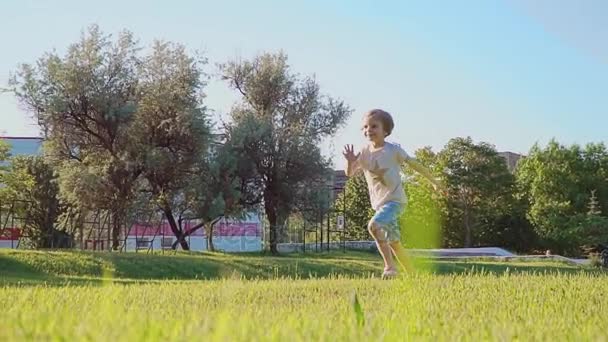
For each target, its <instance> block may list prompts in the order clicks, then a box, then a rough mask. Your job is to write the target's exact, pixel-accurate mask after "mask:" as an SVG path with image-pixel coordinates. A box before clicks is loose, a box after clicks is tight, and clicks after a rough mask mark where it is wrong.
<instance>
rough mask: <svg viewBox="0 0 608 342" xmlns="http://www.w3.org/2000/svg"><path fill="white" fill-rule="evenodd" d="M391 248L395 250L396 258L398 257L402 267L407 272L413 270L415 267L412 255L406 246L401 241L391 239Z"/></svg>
mask: <svg viewBox="0 0 608 342" xmlns="http://www.w3.org/2000/svg"><path fill="white" fill-rule="evenodd" d="M390 248H391V249H392V250H393V253H395V258H397V261H398V262H399V264H401V267H403V269H404V270H405V271H407V272H412V271H413V270H414V267H413V266H412V262H411V261H410V257H409V256H408V255H407V252H406V251H405V248H403V246H402V245H401V242H400V241H391V242H390Z"/></svg>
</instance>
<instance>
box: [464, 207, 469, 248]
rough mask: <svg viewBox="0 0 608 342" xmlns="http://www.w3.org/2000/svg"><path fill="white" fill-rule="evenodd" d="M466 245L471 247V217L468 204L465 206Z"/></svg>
mask: <svg viewBox="0 0 608 342" xmlns="http://www.w3.org/2000/svg"><path fill="white" fill-rule="evenodd" d="M463 214H464V215H463V216H464V247H465V248H469V247H471V218H470V213H469V208H468V206H466V205H465V207H464V213H463Z"/></svg>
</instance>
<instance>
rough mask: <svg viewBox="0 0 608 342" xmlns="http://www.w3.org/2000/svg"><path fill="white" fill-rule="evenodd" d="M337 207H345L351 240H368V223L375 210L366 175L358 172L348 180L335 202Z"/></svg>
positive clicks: (347, 232)
mask: <svg viewBox="0 0 608 342" xmlns="http://www.w3.org/2000/svg"><path fill="white" fill-rule="evenodd" d="M335 207H336V209H338V210H340V209H341V208H345V211H346V219H347V220H348V223H347V224H348V226H347V230H346V232H345V236H346V238H348V239H351V240H366V239H368V238H369V233H368V231H367V225H368V222H369V220H371V218H372V217H373V216H374V210H373V209H372V205H371V203H370V200H369V192H368V189H367V183H366V181H365V177H364V176H363V175H362V174H358V175H356V176H354V177H351V178H349V179H348V181H347V182H346V186H345V189H344V192H342V193H341V194H340V195H339V196H338V199H337V200H336V204H335Z"/></svg>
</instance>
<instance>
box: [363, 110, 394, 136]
mask: <svg viewBox="0 0 608 342" xmlns="http://www.w3.org/2000/svg"><path fill="white" fill-rule="evenodd" d="M365 118H366V119H367V118H369V119H375V120H378V121H380V122H382V127H383V128H384V132H386V136H387V137H388V136H389V135H391V133H393V129H394V128H395V122H394V121H393V117H392V116H391V115H390V114H389V113H388V112H386V111H384V110H382V109H372V110H370V111H369V112H367V113H365Z"/></svg>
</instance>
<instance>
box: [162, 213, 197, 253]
mask: <svg viewBox="0 0 608 342" xmlns="http://www.w3.org/2000/svg"><path fill="white" fill-rule="evenodd" d="M163 212H164V213H165V216H166V217H167V221H168V222H169V226H170V227H171V231H172V232H173V235H175V237H176V238H177V240H176V241H175V243H174V244H173V246H172V247H173V249H175V248H176V247H177V244H179V245H180V246H181V247H182V249H183V250H184V251H189V250H190V246H189V245H188V242H187V241H186V237H187V236H186V234H185V233H184V232H182V230H181V227H178V226H177V221H175V217H173V212H172V211H171V209H163Z"/></svg>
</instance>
